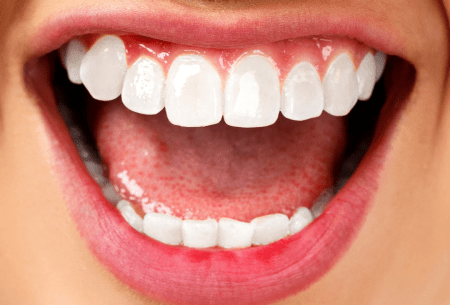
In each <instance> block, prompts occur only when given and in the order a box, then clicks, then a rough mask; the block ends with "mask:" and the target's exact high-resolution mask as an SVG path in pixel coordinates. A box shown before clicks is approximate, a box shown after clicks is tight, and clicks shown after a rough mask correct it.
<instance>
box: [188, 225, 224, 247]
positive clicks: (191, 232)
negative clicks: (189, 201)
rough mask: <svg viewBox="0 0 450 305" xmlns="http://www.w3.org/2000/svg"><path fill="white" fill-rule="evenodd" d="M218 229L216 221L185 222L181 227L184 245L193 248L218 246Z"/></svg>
mask: <svg viewBox="0 0 450 305" xmlns="http://www.w3.org/2000/svg"><path fill="white" fill-rule="evenodd" d="M218 227H219V225H218V224H217V221H216V220H214V219H207V220H192V219H188V220H183V224H182V226H181V233H182V236H183V244H184V245H185V246H186V247H191V248H208V247H214V246H216V245H217V236H218Z"/></svg>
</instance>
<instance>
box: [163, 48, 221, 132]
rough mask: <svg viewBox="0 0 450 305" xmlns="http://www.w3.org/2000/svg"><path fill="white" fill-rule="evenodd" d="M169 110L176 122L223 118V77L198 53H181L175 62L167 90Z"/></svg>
mask: <svg viewBox="0 0 450 305" xmlns="http://www.w3.org/2000/svg"><path fill="white" fill-rule="evenodd" d="M165 104H166V112H167V117H168V118H169V121H170V122H171V123H172V124H174V125H179V126H185V127H200V126H207V125H212V124H217V123H219V122H220V120H221V119H222V113H223V90H222V81H221V80H220V77H219V74H218V73H217V71H216V70H215V69H214V67H213V66H212V65H211V64H210V63H209V62H208V61H206V60H205V59H204V58H203V57H202V56H199V55H183V56H179V57H177V58H176V59H175V61H174V62H173V63H172V65H171V67H170V69H169V72H168V75H167V82H166V90H165Z"/></svg>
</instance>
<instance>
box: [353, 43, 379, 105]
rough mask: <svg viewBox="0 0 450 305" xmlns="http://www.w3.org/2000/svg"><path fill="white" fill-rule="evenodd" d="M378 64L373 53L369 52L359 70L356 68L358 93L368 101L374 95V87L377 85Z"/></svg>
mask: <svg viewBox="0 0 450 305" xmlns="http://www.w3.org/2000/svg"><path fill="white" fill-rule="evenodd" d="M375 74H376V66H375V59H374V57H373V55H372V53H370V52H369V53H367V54H366V56H364V59H363V60H362V61H361V64H360V65H359V68H358V70H356V78H357V79H358V89H359V91H358V93H359V97H358V98H359V99H360V100H361V101H366V100H368V99H369V98H370V96H371V95H372V91H373V87H375Z"/></svg>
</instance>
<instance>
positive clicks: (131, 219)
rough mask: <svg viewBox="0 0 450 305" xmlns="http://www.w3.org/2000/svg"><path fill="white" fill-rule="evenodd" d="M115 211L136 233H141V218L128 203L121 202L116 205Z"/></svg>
mask: <svg viewBox="0 0 450 305" xmlns="http://www.w3.org/2000/svg"><path fill="white" fill-rule="evenodd" d="M117 209H118V210H119V211H120V213H121V214H122V216H123V218H124V219H125V220H126V221H127V222H128V223H129V224H130V225H131V226H132V227H133V228H134V229H135V230H136V231H138V232H142V229H143V224H142V218H141V216H139V215H138V214H137V213H136V212H135V210H134V209H133V207H132V206H131V205H130V203H129V202H128V201H126V200H121V201H119V203H118V204H117Z"/></svg>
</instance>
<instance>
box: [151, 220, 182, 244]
mask: <svg viewBox="0 0 450 305" xmlns="http://www.w3.org/2000/svg"><path fill="white" fill-rule="evenodd" d="M182 222H183V221H182V220H181V219H180V218H178V217H175V216H171V215H166V214H160V213H147V214H145V216H144V233H145V234H146V235H148V236H150V237H151V238H153V239H156V240H158V241H160V242H162V243H165V244H167V245H179V244H181V240H182V239H181V224H182Z"/></svg>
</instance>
